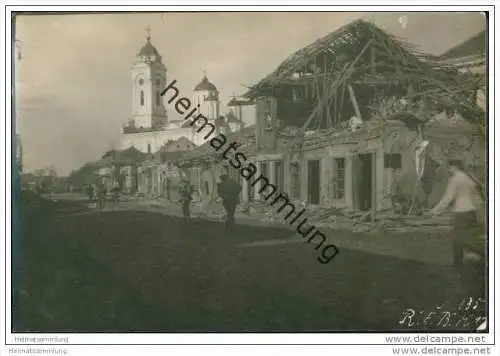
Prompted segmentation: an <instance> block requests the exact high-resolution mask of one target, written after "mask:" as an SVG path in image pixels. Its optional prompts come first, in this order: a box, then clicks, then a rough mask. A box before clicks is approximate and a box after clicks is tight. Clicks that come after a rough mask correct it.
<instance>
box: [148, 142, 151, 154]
mask: <svg viewBox="0 0 500 356" xmlns="http://www.w3.org/2000/svg"><path fill="white" fill-rule="evenodd" d="M148 153H151V144H150V143H148Z"/></svg>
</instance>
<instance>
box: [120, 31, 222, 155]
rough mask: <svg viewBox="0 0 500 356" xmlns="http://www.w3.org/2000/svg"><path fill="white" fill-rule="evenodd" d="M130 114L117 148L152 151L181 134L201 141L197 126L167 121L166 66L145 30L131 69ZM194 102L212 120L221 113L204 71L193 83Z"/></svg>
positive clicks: (176, 138)
mask: <svg viewBox="0 0 500 356" xmlns="http://www.w3.org/2000/svg"><path fill="white" fill-rule="evenodd" d="M131 72H132V73H131V74H132V116H131V117H130V118H129V120H128V122H127V124H126V125H125V126H124V127H123V131H122V134H121V138H120V149H121V150H125V149H127V148H130V147H135V148H136V149H137V150H139V151H141V152H143V153H155V152H157V151H158V150H159V149H160V148H162V147H163V146H164V145H165V144H166V143H167V142H169V141H176V140H178V139H180V138H181V137H184V138H187V139H189V140H190V141H191V142H193V143H194V144H195V145H196V146H199V145H201V144H203V143H204V140H203V135H200V134H199V133H197V132H196V127H193V126H190V125H189V124H188V123H185V122H184V121H182V120H169V118H168V114H167V109H166V106H165V103H164V97H163V96H161V94H160V93H161V92H162V90H163V89H164V88H165V86H166V83H167V68H166V66H165V64H164V63H163V61H162V57H161V55H160V53H159V52H158V50H157V49H156V47H155V46H154V45H153V44H152V42H151V36H150V33H149V31H148V35H147V37H146V43H145V44H144V45H143V46H142V48H141V49H140V50H139V52H138V54H137V56H136V60H135V62H134V64H133V67H132V70H131ZM192 102H193V103H195V104H200V107H199V109H198V112H197V113H198V114H202V115H203V116H205V117H206V118H208V119H209V121H210V122H212V123H215V121H216V118H218V117H219V116H220V101H219V91H218V90H217V87H216V86H215V85H214V84H213V83H211V82H210V81H209V80H208V78H207V76H206V74H205V75H204V77H203V78H202V79H201V81H200V83H199V84H198V85H196V87H195V88H194V93H193V100H192Z"/></svg>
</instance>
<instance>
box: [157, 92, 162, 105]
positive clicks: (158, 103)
mask: <svg viewBox="0 0 500 356" xmlns="http://www.w3.org/2000/svg"><path fill="white" fill-rule="evenodd" d="M160 104H161V96H160V92H159V91H157V92H156V106H160Z"/></svg>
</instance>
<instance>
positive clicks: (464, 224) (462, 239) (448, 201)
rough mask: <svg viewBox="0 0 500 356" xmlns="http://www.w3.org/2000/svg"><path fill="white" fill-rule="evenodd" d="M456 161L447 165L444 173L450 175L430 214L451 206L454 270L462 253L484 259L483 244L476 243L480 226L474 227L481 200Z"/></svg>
mask: <svg viewBox="0 0 500 356" xmlns="http://www.w3.org/2000/svg"><path fill="white" fill-rule="evenodd" d="M460 166H461V162H460V161H448V170H449V173H450V175H451V177H450V180H449V182H448V186H447V188H446V192H445V193H444V196H443V198H442V199H441V201H440V202H439V203H438V204H437V205H436V206H435V207H434V208H433V209H432V210H431V213H432V214H435V215H438V214H441V213H442V212H444V211H445V210H446V209H447V208H448V207H450V205H451V209H450V210H451V212H452V213H453V218H452V225H453V229H452V240H453V255H454V256H453V257H454V264H455V266H462V264H463V257H464V249H468V250H471V251H473V252H475V253H477V254H479V255H481V256H484V253H485V245H484V240H481V239H480V231H481V229H480V224H479V223H478V215H477V209H478V207H479V205H478V204H481V199H480V197H479V193H478V190H477V187H476V183H475V182H474V181H473V180H472V179H471V178H470V177H469V176H468V175H467V174H465V173H464V172H462V171H461V170H460Z"/></svg>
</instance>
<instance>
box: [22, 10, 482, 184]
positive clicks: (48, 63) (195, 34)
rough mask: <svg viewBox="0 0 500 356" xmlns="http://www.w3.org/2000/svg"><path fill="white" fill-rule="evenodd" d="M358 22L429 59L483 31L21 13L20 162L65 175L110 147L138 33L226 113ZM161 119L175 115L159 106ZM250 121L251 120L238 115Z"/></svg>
mask: <svg viewBox="0 0 500 356" xmlns="http://www.w3.org/2000/svg"><path fill="white" fill-rule="evenodd" d="M358 18H364V19H366V20H370V21H373V22H374V23H375V24H376V25H377V26H378V27H380V28H382V29H384V30H385V31H387V32H389V33H391V34H394V35H396V36H399V37H402V38H404V39H406V40H407V41H409V42H412V43H413V44H415V45H417V46H418V47H419V48H420V49H421V50H423V51H425V52H427V53H431V54H436V55H438V54H441V53H443V52H445V51H446V50H448V49H449V48H451V47H453V46H455V45H457V44H459V43H461V42H463V41H464V40H466V39H468V38H470V37H472V36H474V35H475V34H476V33H478V32H480V31H482V30H484V29H485V26H486V24H485V20H484V17H483V16H482V15H481V14H479V13H428V12H427V13H424V12H414V13H384V12H378V13H360V12H356V13H349V12H316V13H311V12H309V13H305V12H288V13H284V12H267V13H264V12H263V13H242V12H240V13H238V12H235V13H229V12H226V13H224V12H218V13H217V12H212V13H202V12H200V13H194V12H192V13H115V14H63V15H32V16H30V15H21V16H19V17H17V18H16V38H17V39H18V40H19V41H21V45H20V51H21V60H20V61H16V63H15V65H16V101H17V104H16V107H17V118H16V126H17V129H16V130H17V133H18V134H20V136H21V140H22V145H23V164H24V167H25V170H26V171H33V170H35V169H37V168H42V167H46V166H49V165H51V164H54V166H55V168H56V170H57V172H58V174H60V175H67V174H69V173H70V172H71V171H72V170H74V169H77V168H79V167H80V166H82V165H83V164H85V163H86V162H89V161H93V160H97V159H99V158H100V156H101V155H102V154H103V153H104V151H106V150H109V149H111V148H113V147H117V144H118V139H119V137H120V132H121V128H122V126H123V125H124V124H125V123H126V122H127V120H128V119H129V117H130V115H131V111H132V101H131V98H132V76H131V72H130V69H131V67H132V63H133V61H134V60H135V56H136V54H137V52H138V51H139V49H140V48H141V47H142V46H143V44H144V43H145V37H146V28H147V27H149V28H150V29H151V37H152V43H153V44H154V45H155V47H156V48H157V49H158V50H159V52H160V54H161V55H162V57H163V62H164V63H165V65H166V67H167V82H170V81H171V80H172V79H177V82H178V88H179V89H180V91H181V94H183V96H187V97H191V95H192V92H193V88H194V87H195V86H196V84H198V83H199V81H200V80H201V78H202V77H203V71H204V70H205V71H206V73H207V76H208V78H209V79H210V81H211V82H212V83H214V84H215V85H216V86H217V88H218V90H219V92H220V98H221V101H222V106H221V107H222V110H221V112H222V113H224V112H226V106H225V104H227V102H228V101H229V100H230V98H231V96H232V95H234V94H236V95H239V94H243V93H244V92H245V91H246V88H245V86H250V85H253V84H255V83H257V82H258V81H259V80H260V79H262V78H263V77H264V76H266V75H267V74H269V73H271V72H272V71H274V70H275V69H276V67H277V66H278V65H279V64H280V63H281V62H282V61H283V60H284V59H285V58H286V57H287V56H289V55H290V54H292V53H293V52H295V51H296V50H298V49H300V48H302V47H304V46H306V45H308V44H310V43H311V42H314V41H315V40H316V39H317V38H319V37H321V36H324V35H326V34H328V33H330V32H332V31H334V30H336V29H337V28H339V27H341V26H343V25H345V24H347V23H349V22H351V21H353V20H356V19H358ZM166 107H167V110H168V113H169V118H170V119H175V110H174V109H173V108H171V107H169V105H168V104H166ZM245 119H247V121H249V122H251V121H252V120H253V118H252V117H248V115H247V117H245Z"/></svg>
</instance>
